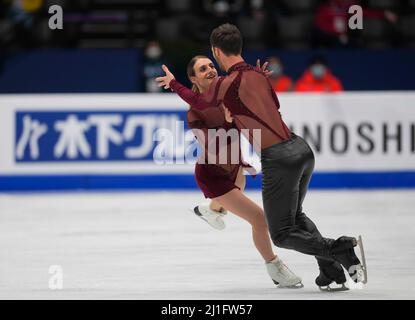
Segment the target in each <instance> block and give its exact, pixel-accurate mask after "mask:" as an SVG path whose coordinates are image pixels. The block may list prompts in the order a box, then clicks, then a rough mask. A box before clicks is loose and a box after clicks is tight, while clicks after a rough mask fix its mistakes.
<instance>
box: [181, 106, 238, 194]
mask: <svg viewBox="0 0 415 320" xmlns="http://www.w3.org/2000/svg"><path fill="white" fill-rule="evenodd" d="M186 118H187V125H188V127H189V128H191V129H192V130H193V132H194V133H195V136H196V138H197V139H198V141H199V143H200V144H204V145H201V147H202V156H201V158H200V160H203V161H198V163H196V167H195V178H196V182H197V184H198V186H199V188H200V190H201V191H202V192H203V194H204V195H205V197H206V198H211V199H213V198H216V197H219V196H222V195H224V194H226V193H228V192H229V191H231V190H232V189H235V188H238V187H237V186H236V185H235V181H236V178H237V176H238V172H239V169H240V167H241V166H246V165H245V164H243V163H242V160H241V156H240V143H239V139H238V140H237V141H227V145H226V146H225V148H226V149H227V150H226V152H228V154H229V153H230V151H231V149H232V144H237V148H238V150H239V156H238V159H239V160H240V161H238V163H237V164H235V163H232V161H231V157H230V156H228V157H227V159H228V161H227V163H221V164H220V163H219V159H218V158H217V156H218V153H219V151H220V148H219V144H217V147H218V148H217V149H216V150H217V154H216V155H215V158H216V160H217V161H213V162H214V163H211V162H212V161H210V162H209V161H208V160H207V156H208V152H209V150H208V145H209V143H210V141H209V139H208V130H209V129H216V130H219V129H224V130H226V131H228V130H230V129H236V127H235V125H234V123H229V122H226V120H225V116H224V113H223V111H222V109H221V108H219V107H213V108H206V109H205V110H197V109H196V108H193V107H191V109H190V110H189V111H188V112H187V115H186ZM196 129H198V130H196ZM201 135H203V136H201ZM214 143H217V141H216V142H214ZM234 147H235V146H234Z"/></svg>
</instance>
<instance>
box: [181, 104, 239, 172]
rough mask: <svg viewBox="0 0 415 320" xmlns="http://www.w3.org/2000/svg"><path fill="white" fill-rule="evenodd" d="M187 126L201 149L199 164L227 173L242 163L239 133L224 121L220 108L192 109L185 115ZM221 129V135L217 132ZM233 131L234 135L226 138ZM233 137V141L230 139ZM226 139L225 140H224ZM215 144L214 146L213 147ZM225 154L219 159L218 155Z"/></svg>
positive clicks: (234, 127) (233, 125) (232, 124)
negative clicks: (216, 167)
mask: <svg viewBox="0 0 415 320" xmlns="http://www.w3.org/2000/svg"><path fill="white" fill-rule="evenodd" d="M186 120H187V125H188V127H189V128H191V129H192V130H193V133H194V134H195V136H196V138H197V140H198V142H199V144H200V145H201V147H202V155H201V157H200V159H199V161H198V163H199V164H208V165H214V166H218V167H220V168H221V169H224V170H225V171H227V172H232V171H234V170H236V169H237V167H239V165H240V164H241V163H242V157H241V149H240V140H239V132H238V130H237V128H236V126H235V124H234V123H233V122H232V123H229V122H227V121H226V120H225V115H224V113H223V111H222V108H205V109H204V110H198V109H196V108H194V107H192V108H191V109H190V110H189V111H188V112H187V114H186ZM209 129H214V130H216V132H217V134H218V135H219V134H223V135H224V138H223V143H220V140H219V138H216V137H215V135H214V131H212V130H211V135H210V134H209ZM220 129H223V131H222V133H221V132H219V131H218V130H220ZM231 129H234V133H235V134H234V135H233V136H232V135H230V136H229V137H226V134H227V133H228V132H229V130H231ZM232 137H233V139H232ZM225 139H226V140H225ZM213 144H215V146H213ZM222 152H224V153H226V154H225V155H223V156H226V159H224V158H222V159H221V158H220V154H221V153H222Z"/></svg>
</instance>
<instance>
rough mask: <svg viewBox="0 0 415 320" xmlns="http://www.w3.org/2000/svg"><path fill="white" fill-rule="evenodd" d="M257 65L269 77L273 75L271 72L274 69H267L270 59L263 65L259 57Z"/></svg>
mask: <svg viewBox="0 0 415 320" xmlns="http://www.w3.org/2000/svg"><path fill="white" fill-rule="evenodd" d="M256 67H257V68H258V69H259V70H260V71H262V72H263V73H264V75H265V76H266V77H267V78H269V77H270V76H271V74H272V73H273V72H274V71H272V70H267V67H268V61H265V63H264V64H263V65H262V67H261V61H260V60H259V59H257V61H256Z"/></svg>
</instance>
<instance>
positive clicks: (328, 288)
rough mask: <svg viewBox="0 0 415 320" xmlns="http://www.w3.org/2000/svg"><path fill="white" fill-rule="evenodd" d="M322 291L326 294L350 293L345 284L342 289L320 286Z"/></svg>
mask: <svg viewBox="0 0 415 320" xmlns="http://www.w3.org/2000/svg"><path fill="white" fill-rule="evenodd" d="M318 288H319V289H320V291H324V292H339V291H348V290H350V289H349V288H348V287H346V286H345V284H344V283H343V284H342V286H341V287H334V288H332V287H330V285H328V286H319V287H318Z"/></svg>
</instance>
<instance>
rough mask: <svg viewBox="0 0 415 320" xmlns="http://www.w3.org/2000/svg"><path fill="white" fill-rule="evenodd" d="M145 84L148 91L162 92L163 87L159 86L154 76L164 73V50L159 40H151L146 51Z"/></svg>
mask: <svg viewBox="0 0 415 320" xmlns="http://www.w3.org/2000/svg"><path fill="white" fill-rule="evenodd" d="M144 55H145V62H144V84H145V91H146V92H162V91H164V90H163V88H160V87H158V86H157V82H156V81H154V78H156V77H159V76H161V75H163V70H162V69H161V65H162V64H163V62H162V55H163V51H162V49H161V46H160V44H159V43H158V42H157V41H150V42H149V43H148V44H147V47H146V48H145V51H144Z"/></svg>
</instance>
